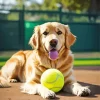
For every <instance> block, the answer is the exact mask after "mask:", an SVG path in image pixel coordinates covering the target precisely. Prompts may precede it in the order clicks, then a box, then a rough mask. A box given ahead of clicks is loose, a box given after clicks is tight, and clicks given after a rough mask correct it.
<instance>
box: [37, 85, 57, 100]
mask: <svg viewBox="0 0 100 100" xmlns="http://www.w3.org/2000/svg"><path fill="white" fill-rule="evenodd" d="M38 88H39V89H38V90H39V94H40V95H41V96H42V97H43V98H45V99H53V98H55V97H56V95H55V93H54V92H53V91H51V90H49V89H48V88H46V87H44V86H42V85H40V87H38Z"/></svg>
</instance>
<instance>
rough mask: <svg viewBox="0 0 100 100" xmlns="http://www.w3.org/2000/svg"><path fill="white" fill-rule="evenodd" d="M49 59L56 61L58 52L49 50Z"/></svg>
mask: <svg viewBox="0 0 100 100" xmlns="http://www.w3.org/2000/svg"><path fill="white" fill-rule="evenodd" d="M49 57H50V58H51V59H52V60H55V59H57V57H58V51H57V50H55V49H53V50H50V52H49Z"/></svg>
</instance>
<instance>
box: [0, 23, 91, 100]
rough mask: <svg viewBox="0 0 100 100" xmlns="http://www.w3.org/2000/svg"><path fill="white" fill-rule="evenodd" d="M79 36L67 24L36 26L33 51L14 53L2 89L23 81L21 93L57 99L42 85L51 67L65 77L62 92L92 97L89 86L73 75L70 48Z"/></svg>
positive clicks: (5, 69) (2, 74)
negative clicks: (43, 77) (46, 72)
mask: <svg viewBox="0 0 100 100" xmlns="http://www.w3.org/2000/svg"><path fill="white" fill-rule="evenodd" d="M75 40H76V36H75V35H73V34H72V33H71V31H70V29H69V26H68V25H64V24H61V23H58V22H48V23H45V24H42V25H39V26H36V27H35V32H34V34H33V35H32V37H31V38H30V41H29V44H30V45H31V46H32V47H33V48H34V50H29V51H19V52H17V53H16V54H14V55H13V56H12V57H11V58H10V59H9V60H8V61H7V62H6V64H5V65H4V66H3V67H2V69H1V71H0V87H10V84H9V82H17V81H18V80H19V81H20V82H23V85H22V86H21V89H22V92H24V93H28V94H39V95H41V96H42V97H43V98H55V96H56V95H55V93H54V92H53V91H51V90H49V89H48V88H46V87H44V86H42V85H41V83H40V78H41V75H42V73H43V72H44V71H45V70H47V69H50V68H55V69H58V70H60V71H61V72H62V73H63V75H64V87H63V89H62V90H63V91H65V92H70V93H72V94H74V95H77V96H87V95H89V94H90V89H89V88H88V87H83V86H81V85H80V84H79V83H77V81H76V79H75V77H74V75H73V60H74V58H73V54H72V53H71V50H70V47H71V45H73V44H74V42H75Z"/></svg>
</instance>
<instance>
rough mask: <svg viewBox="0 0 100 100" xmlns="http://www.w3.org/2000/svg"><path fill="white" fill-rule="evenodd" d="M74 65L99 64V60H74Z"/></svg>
mask: <svg viewBox="0 0 100 100" xmlns="http://www.w3.org/2000/svg"><path fill="white" fill-rule="evenodd" d="M74 65H75V66H100V60H75V61H74Z"/></svg>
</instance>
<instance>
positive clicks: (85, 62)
mask: <svg viewBox="0 0 100 100" xmlns="http://www.w3.org/2000/svg"><path fill="white" fill-rule="evenodd" d="M8 59H9V58H8V57H5V58H0V67H2V66H3V65H4V64H5V62H6V61H7V60H8ZM74 66H100V58H97V59H96V58H93V59H91V58H90V59H87V58H86V59H82V58H80V59H75V60H74Z"/></svg>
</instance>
